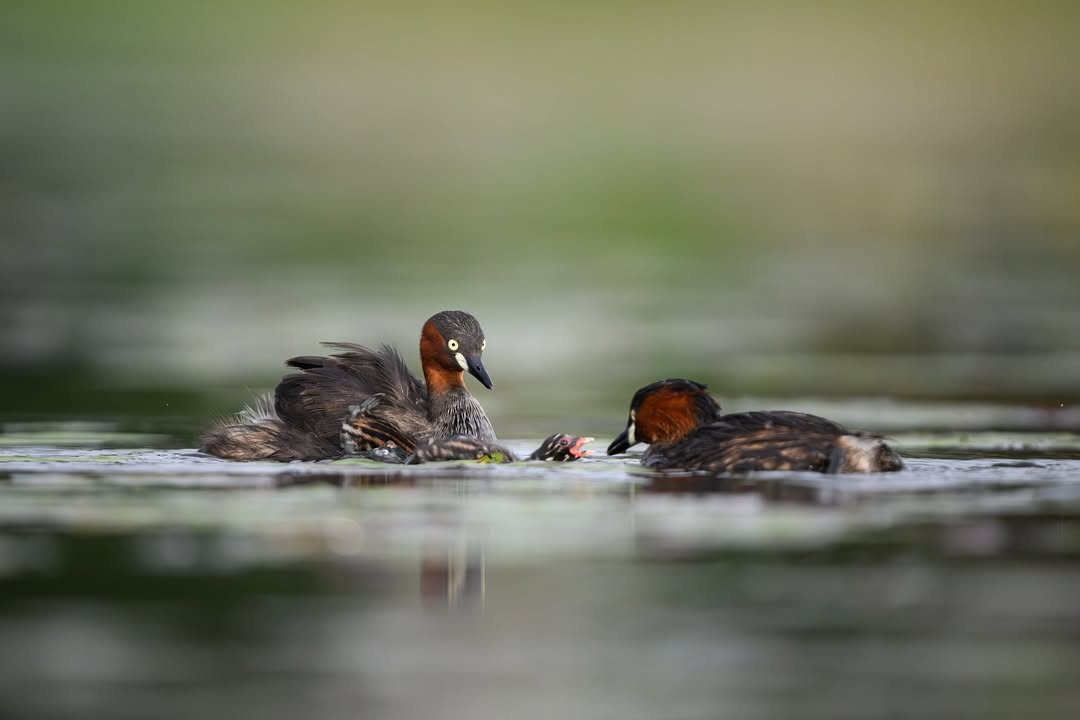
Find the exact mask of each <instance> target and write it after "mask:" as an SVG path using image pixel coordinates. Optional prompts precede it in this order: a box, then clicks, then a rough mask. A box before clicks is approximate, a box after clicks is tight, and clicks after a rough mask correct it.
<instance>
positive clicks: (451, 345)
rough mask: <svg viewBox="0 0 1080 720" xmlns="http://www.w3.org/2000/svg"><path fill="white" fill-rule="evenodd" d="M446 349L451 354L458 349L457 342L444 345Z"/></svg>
mask: <svg viewBox="0 0 1080 720" xmlns="http://www.w3.org/2000/svg"><path fill="white" fill-rule="evenodd" d="M446 347H448V348H450V351H451V352H454V351H456V350H457V349H458V347H459V345H458V341H457V340H451V341H450V342H448V343H446Z"/></svg>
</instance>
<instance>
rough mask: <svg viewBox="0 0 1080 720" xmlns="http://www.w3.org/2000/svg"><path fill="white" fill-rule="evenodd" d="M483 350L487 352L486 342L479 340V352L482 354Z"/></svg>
mask: <svg viewBox="0 0 1080 720" xmlns="http://www.w3.org/2000/svg"><path fill="white" fill-rule="evenodd" d="M485 350H487V340H481V341H480V352H484V351H485Z"/></svg>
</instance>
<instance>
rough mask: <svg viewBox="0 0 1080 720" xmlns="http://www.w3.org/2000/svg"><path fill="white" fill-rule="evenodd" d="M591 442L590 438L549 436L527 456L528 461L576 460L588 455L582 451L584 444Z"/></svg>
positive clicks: (560, 435)
mask: <svg viewBox="0 0 1080 720" xmlns="http://www.w3.org/2000/svg"><path fill="white" fill-rule="evenodd" d="M592 441H593V438H591V437H578V436H577V435H567V434H566V433H555V434H554V435H549V436H548V437H547V438H546V439H545V440H544V442H542V443H540V447H538V448H536V450H534V451H533V453H532V455H530V456H529V459H530V460H553V461H555V462H567V461H570V460H577V459H578V458H582V457H585V456H586V455H588V454H589V451H588V450H585V449H584V446H585V444H586V443H590V442H592Z"/></svg>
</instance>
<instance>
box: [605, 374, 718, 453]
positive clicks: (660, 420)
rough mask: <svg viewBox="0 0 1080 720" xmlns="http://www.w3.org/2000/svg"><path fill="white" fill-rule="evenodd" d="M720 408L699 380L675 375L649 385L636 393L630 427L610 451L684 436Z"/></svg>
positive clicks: (627, 425) (632, 403) (715, 413)
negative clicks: (680, 377) (685, 378)
mask: <svg viewBox="0 0 1080 720" xmlns="http://www.w3.org/2000/svg"><path fill="white" fill-rule="evenodd" d="M719 412H720V406H719V405H718V404H717V402H716V401H715V400H713V399H712V397H711V396H710V395H709V393H708V389H707V388H706V387H705V385H703V384H701V383H699V382H694V381H693V380H683V379H672V380H660V381H659V382H654V383H652V384H651V385H646V386H645V387H643V388H641V389H640V390H638V391H637V392H636V393H634V399H633V400H631V401H630V417H629V418H628V419H627V421H626V428H625V429H624V430H623V431H622V432H621V433H619V435H618V437H616V438H615V439H614V440H613V441H612V442H611V445H609V446H608V449H607V452H608V455H615V454H617V453H621V452H626V451H627V450H628V449H629V448H630V447H632V446H634V445H636V444H638V443H646V444H651V443H654V442H675V441H677V440H681V439H682V438H684V437H686V436H687V435H689V434H690V433H691V432H693V431H694V430H696V429H697V428H699V427H701V426H702V425H705V424H707V423H709V422H712V420H713V419H715V418H716V416H717V414H718V413H719Z"/></svg>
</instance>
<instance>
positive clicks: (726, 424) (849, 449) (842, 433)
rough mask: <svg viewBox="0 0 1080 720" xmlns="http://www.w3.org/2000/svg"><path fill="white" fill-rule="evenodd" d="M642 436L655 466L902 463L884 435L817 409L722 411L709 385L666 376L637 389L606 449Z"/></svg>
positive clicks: (829, 468) (891, 466)
mask: <svg viewBox="0 0 1080 720" xmlns="http://www.w3.org/2000/svg"><path fill="white" fill-rule="evenodd" d="M639 442H642V443H648V444H649V448H648V449H647V450H646V451H645V453H644V454H643V455H642V456H641V464H642V465H644V466H646V467H652V468H661V469H663V468H670V469H684V470H707V471H710V472H720V473H743V472H751V471H755V470H788V471H799V470H810V471H816V472H827V473H834V472H885V471H891V470H899V469H900V468H901V467H903V462H902V461H901V460H900V456H899V455H897V454H896V452H895V451H894V450H893V449H892V448H891V447H889V446H888V445H886V444H885V442H884V441H883V440H882V438H881V437H880V436H878V435H873V434H871V433H866V432H861V431H852V430H848V429H847V428H845V427H843V426H842V425H839V424H838V423H835V422H833V421H832V420H826V419H825V418H823V417H818V416H817V415H808V414H806V413H799V412H788V411H770V412H743V413H730V414H727V415H725V414H723V413H721V411H720V405H719V404H717V402H716V401H715V400H714V399H713V398H712V397H711V396H710V395H709V394H708V392H706V387H705V386H704V385H702V384H701V383H698V382H694V381H692V380H682V379H675V380H661V381H659V382H655V383H652V384H651V385H646V386H645V387H643V388H641V389H640V390H638V391H637V392H636V393H634V398H633V400H632V401H631V403H630V418H629V420H628V421H627V423H626V429H625V430H623V431H622V432H621V433H620V434H619V436H618V437H616V438H615V440H614V441H612V443H611V445H610V446H609V447H608V449H607V452H608V455H615V454H616V453H621V452H625V451H626V450H627V449H628V448H629V447H630V446H632V445H635V444H637V443H639Z"/></svg>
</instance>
